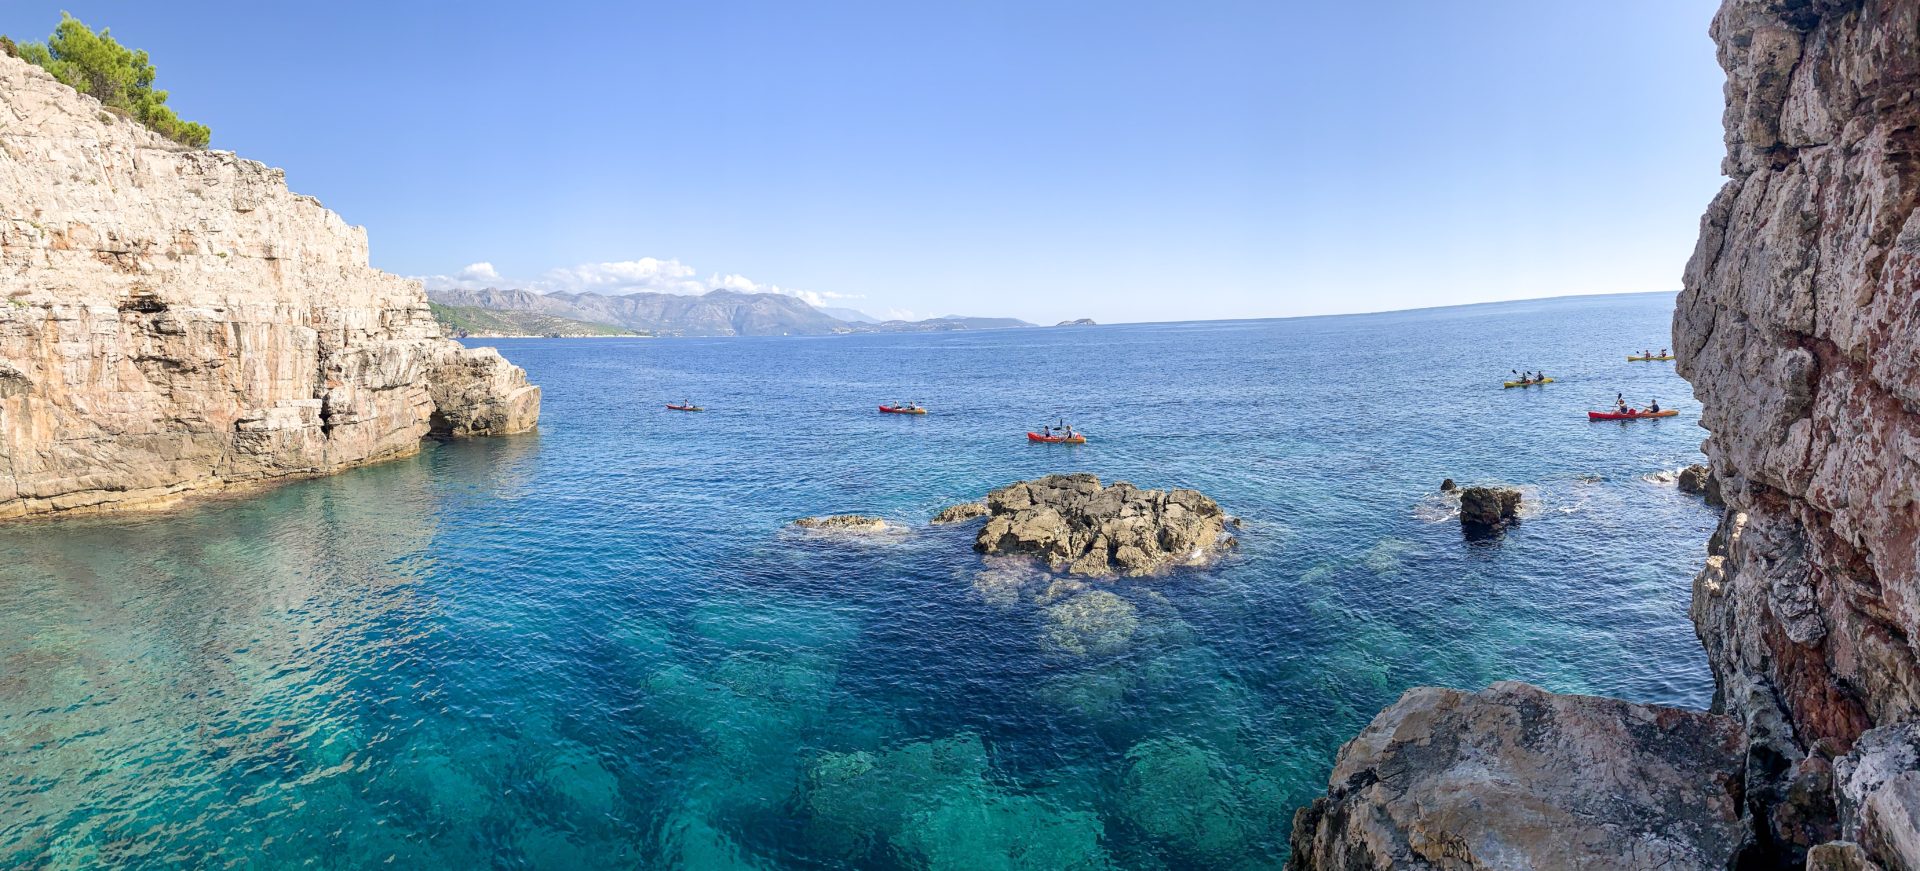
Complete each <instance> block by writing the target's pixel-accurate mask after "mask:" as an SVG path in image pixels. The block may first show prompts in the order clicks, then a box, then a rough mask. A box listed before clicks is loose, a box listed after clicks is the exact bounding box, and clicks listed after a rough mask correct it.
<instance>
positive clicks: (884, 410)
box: [880, 405, 927, 414]
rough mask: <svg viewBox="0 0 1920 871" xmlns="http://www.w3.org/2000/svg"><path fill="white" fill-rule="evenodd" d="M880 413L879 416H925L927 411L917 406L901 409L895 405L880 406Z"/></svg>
mask: <svg viewBox="0 0 1920 871" xmlns="http://www.w3.org/2000/svg"><path fill="white" fill-rule="evenodd" d="M880 413H881V414H926V413H927V410H926V409H924V408H921V407H920V406H917V405H916V406H913V407H911V408H901V407H899V406H897V405H882V406H880Z"/></svg>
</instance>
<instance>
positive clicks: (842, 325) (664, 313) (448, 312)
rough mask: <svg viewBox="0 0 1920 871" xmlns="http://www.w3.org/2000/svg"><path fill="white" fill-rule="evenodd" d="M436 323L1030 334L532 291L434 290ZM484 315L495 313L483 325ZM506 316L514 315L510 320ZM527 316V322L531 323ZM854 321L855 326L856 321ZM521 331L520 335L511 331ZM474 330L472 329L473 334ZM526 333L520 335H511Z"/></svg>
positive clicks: (961, 320) (757, 299)
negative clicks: (981, 331)
mask: <svg viewBox="0 0 1920 871" xmlns="http://www.w3.org/2000/svg"><path fill="white" fill-rule="evenodd" d="M427 297H428V298H429V299H430V300H432V301H433V302H434V303H436V305H435V307H434V315H435V317H437V318H439V319H440V321H441V323H442V324H443V325H445V326H447V327H448V328H449V329H450V330H465V331H466V332H467V333H468V334H472V335H487V336H508V335H528V336H550V335H559V336H576V335H617V334H619V333H621V332H632V333H640V334H645V335H655V336H827V335H833V334H836V333H920V332H941V331H947V330H990V329H1004V328H1008V327H1031V326H1033V324H1030V323H1027V322H1026V321H1023V320H1019V319H1017V318H974V317H962V316H959V315H948V316H946V317H940V318H930V319H927V320H923V321H901V320H890V321H874V320H873V319H872V318H870V317H868V316H867V315H865V314H862V313H861V312H857V311H854V310H852V309H829V310H822V309H818V308H815V307H813V306H811V305H808V304H807V303H806V302H804V301H802V300H800V299H798V298H795V297H791V296H785V295H782V294H776V293H741V292H739V291H733V290H715V291H709V292H707V293H705V294H701V295H698V296H694V295H690V294H679V293H632V294H625V295H622V296H603V295H601V294H597V293H535V292H533V291H530V290H502V289H496V288H487V289H485V290H434V291H428V292H427ZM483 312H495V313H501V314H500V315H498V316H494V317H489V316H487V315H485V314H483ZM506 313H514V316H512V317H508V316H507V315H506ZM529 316H533V317H529ZM856 317H857V318H859V319H856ZM516 324H519V325H521V326H520V327H516V326H515V325H516ZM476 327H478V328H476ZM517 328H524V329H525V330H526V331H525V332H520V333H516V332H511V330H513V329H517Z"/></svg>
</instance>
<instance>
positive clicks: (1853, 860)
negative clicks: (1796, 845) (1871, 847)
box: [1807, 841, 1881, 871]
mask: <svg viewBox="0 0 1920 871" xmlns="http://www.w3.org/2000/svg"><path fill="white" fill-rule="evenodd" d="M1807 871H1881V865H1880V863H1878V862H1875V861H1873V860H1872V859H1870V858H1868V857H1867V851H1865V850H1863V849H1861V848H1860V845H1859V844H1856V843H1854V842H1852V841H1828V842H1827V843H1825V844H1820V845H1819V846H1816V847H1814V848H1813V849H1811V850H1808V851H1807Z"/></svg>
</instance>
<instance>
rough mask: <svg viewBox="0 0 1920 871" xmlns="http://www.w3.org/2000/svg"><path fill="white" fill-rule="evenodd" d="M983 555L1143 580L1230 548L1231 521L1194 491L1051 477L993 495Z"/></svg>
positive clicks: (978, 546)
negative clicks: (1018, 557)
mask: <svg viewBox="0 0 1920 871" xmlns="http://www.w3.org/2000/svg"><path fill="white" fill-rule="evenodd" d="M987 511H988V517H987V523H986V525H985V526H984V527H982V528H981V529H980V535H979V537H978V538H977V539H975V541H974V549H975V550H977V551H980V552H981V553H985V554H997V555H1021V556H1033V557H1038V558H1040V559H1042V560H1045V561H1046V563H1047V565H1048V566H1049V567H1051V568H1052V569H1053V570H1054V571H1064V572H1068V573H1071V574H1076V575H1087V576H1090V577H1111V576H1113V575H1115V574H1119V575H1126V576H1129V577H1138V576H1141V575H1150V574H1154V573H1157V572H1161V571H1164V570H1166V569H1167V568H1169V567H1171V566H1174V565H1181V564H1188V565H1191V564H1197V563H1202V562H1205V561H1207V560H1208V559H1210V558H1212V557H1213V556H1215V555H1217V554H1218V553H1219V552H1220V551H1221V550H1222V549H1224V548H1227V547H1230V546H1231V545H1232V542H1233V539H1232V537H1231V536H1229V535H1228V534H1227V525H1228V524H1229V523H1230V522H1231V521H1232V519H1231V518H1229V517H1228V516H1227V515H1226V513H1225V512H1222V511H1221V510H1220V506H1219V505H1218V504H1216V503H1215V502H1214V501H1213V500H1212V499H1209V498H1207V497H1206V496H1205V495H1204V494H1202V493H1200V492H1198V491H1196V490H1142V489H1140V488H1138V487H1135V486H1133V485H1132V484H1129V483H1127V482H1125V481H1117V482H1115V483H1114V484H1113V485H1111V486H1106V487H1103V486H1101V485H1100V479H1099V478H1097V477H1094V476H1093V475H1088V474H1077V475H1048V476H1047V477H1045V478H1040V479H1037V480H1033V481H1020V482H1018V483H1014V484H1009V485H1007V486H1005V487H1002V488H1000V489H998V490H995V491H993V492H992V493H989V494H987Z"/></svg>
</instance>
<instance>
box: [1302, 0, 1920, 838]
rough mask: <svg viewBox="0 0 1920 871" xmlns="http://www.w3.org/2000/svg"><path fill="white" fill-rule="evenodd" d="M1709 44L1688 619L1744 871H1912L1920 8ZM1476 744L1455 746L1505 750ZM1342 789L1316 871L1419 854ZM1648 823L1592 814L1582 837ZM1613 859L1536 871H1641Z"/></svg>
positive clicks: (1919, 616) (1771, 9) (1918, 699)
mask: <svg viewBox="0 0 1920 871" xmlns="http://www.w3.org/2000/svg"><path fill="white" fill-rule="evenodd" d="M1712 33H1713V36H1714V39H1715V41H1716V42H1717V43H1718V45H1719V54H1720V62H1721V66H1722V67H1724V68H1725V69H1726V72H1727V89H1726V95H1727V111H1726V114H1725V119H1724V120H1725V127H1726V142H1727V158H1726V161H1725V163H1724V164H1723V169H1724V171H1725V172H1726V173H1727V175H1728V176H1729V181H1728V182H1727V184H1726V186H1725V187H1724V188H1723V189H1722V190H1721V191H1720V194H1719V195H1718V196H1717V197H1716V198H1715V199H1714V201H1713V203H1712V204H1711V205H1710V206H1709V207H1708V209H1707V213H1706V215H1705V217H1703V218H1702V220H1701V226H1700V239H1699V242H1698V245H1697V246H1696V248H1695V251H1694V255H1693V259H1692V260H1691V261H1690V262H1689V263H1688V266H1687V270H1686V276H1685V290H1684V291H1683V292H1682V293H1681V294H1680V297H1679V300H1678V303H1677V306H1676V310H1675V313H1674V325H1673V333H1674V339H1673V341H1674V348H1675V350H1676V352H1677V354H1678V357H1679V371H1680V373H1681V374H1682V375H1684V376H1685V377H1686V378H1687V379H1688V380H1689V381H1690V382H1692V384H1693V386H1694V394H1695V396H1696V397H1697V398H1699V399H1700V400H1701V404H1702V406H1703V409H1704V410H1703V412H1702V416H1701V423H1702V425H1703V426H1704V427H1706V428H1707V429H1708V430H1709V431H1710V432H1711V433H1712V435H1711V436H1710V438H1708V440H1707V442H1706V444H1705V446H1704V450H1705V451H1706V454H1707V456H1708V459H1709V466H1710V468H1711V469H1712V472H1713V474H1712V475H1711V476H1710V478H1709V479H1708V480H1709V481H1711V482H1713V483H1711V484H1709V483H1703V484H1702V487H1701V489H1702V493H1703V495H1707V496H1708V497H1709V499H1716V498H1717V499H1718V500H1724V503H1725V506H1726V509H1727V510H1726V512H1725V513H1724V515H1723V516H1722V518H1721V521H1720V525H1719V528H1718V529H1717V530H1716V532H1715V533H1714V535H1713V537H1712V539H1711V540H1710V541H1709V542H1708V556H1707V557H1706V564H1705V567H1704V568H1703V569H1702V570H1701V572H1700V573H1699V575H1698V576H1697V577H1696V578H1695V580H1694V593H1693V605H1692V609H1691V614H1692V618H1693V621H1694V625H1695V627H1696V629H1697V630H1698V632H1699V635H1700V639H1701V642H1702V644H1703V646H1704V647H1705V648H1706V651H1707V661H1708V663H1709V664H1710V666H1711V667H1712V669H1713V673H1714V678H1715V681H1716V684H1717V692H1716V697H1715V701H1714V710H1715V711H1716V712H1724V713H1725V714H1726V715H1727V716H1729V717H1731V718H1732V720H1733V721H1734V722H1737V723H1738V724H1740V731H1741V732H1743V733H1744V736H1745V737H1744V740H1745V743H1746V746H1745V748H1744V752H1743V753H1742V754H1740V755H1741V757H1742V760H1743V761H1742V764H1741V768H1740V772H1741V773H1740V779H1741V785H1742V787H1743V794H1744V796H1745V801H1744V803H1745V805H1746V815H1747V822H1748V824H1749V825H1750V826H1751V827H1752V830H1753V831H1754V833H1755V836H1754V842H1753V849H1752V850H1751V852H1750V853H1749V854H1748V855H1747V856H1744V857H1742V867H1771V868H1789V867H1796V866H1805V867H1823V868H1829V867H1830V868H1855V867H1862V868H1864V867H1873V866H1874V865H1876V864H1877V865H1880V866H1884V867H1889V868H1910V867H1920V822H1917V821H1920V775H1916V773H1915V772H1916V765H1915V762H1914V760H1915V759H1916V758H1917V757H1920V751H1917V750H1916V749H1915V744H1916V742H1915V741H1914V739H1913V735H1912V732H1911V730H1913V729H1920V726H1915V725H1912V724H1915V723H1920V658H1917V657H1916V653H1915V648H1914V646H1913V642H1912V641H1911V639H1914V638H1920V586H1917V582H1920V161H1916V160H1915V159H1914V155H1915V153H1916V152H1917V151H1920V133H1916V131H1920V99H1916V98H1915V94H1916V93H1920V0H1725V2H1724V3H1723V5H1722V6H1721V9H1720V12H1719V14H1718V15H1717V16H1716V17H1715V19H1714V24H1713V29H1712ZM1716 484H1717V487H1718V491H1719V495H1718V497H1715V496H1714V495H1713V490H1714V486H1715V485H1716ZM1403 704H1404V702H1403ZM1383 716H1384V715H1383ZM1378 722H1379V721H1376V724H1378ZM1459 728H1460V729H1461V730H1462V734H1461V735H1460V736H1459V737H1458V738H1456V739H1452V742H1453V743H1463V742H1464V743H1473V742H1478V741H1481V740H1483V738H1482V737H1481V732H1482V731H1483V730H1485V729H1487V728H1489V727H1487V726H1482V725H1477V724H1468V723H1462V724H1460V726H1459ZM1363 737H1364V736H1363ZM1348 752H1349V753H1351V752H1353V751H1352V750H1351V748H1350V749H1349V751H1348ZM1701 752H1702V753H1703V754H1704V755H1703V757H1702V760H1703V761H1702V763H1701V764H1710V765H1714V766H1718V765H1719V764H1720V762H1719V760H1720V759H1721V758H1722V757H1723V756H1724V754H1721V753H1718V752H1717V751H1707V750H1702V751H1701ZM1835 757H1838V758H1837V759H1836V758H1835ZM1343 758H1344V757H1343ZM1830 759H1832V760H1834V761H1833V762H1832V763H1829V761H1828V760H1830ZM1390 774H1392V775H1393V776H1394V777H1399V775H1398V773H1397V772H1390ZM1534 776H1536V775H1525V776H1524V777H1518V778H1516V779H1515V780H1513V781H1511V782H1510V783H1506V784H1503V785H1501V786H1500V788H1499V789H1492V790H1490V789H1488V788H1487V787H1486V786H1485V785H1482V784H1470V785H1467V786H1463V787H1462V791H1461V793H1460V794H1459V795H1455V796H1450V797H1448V799H1449V801H1451V802H1453V803H1455V804H1458V805H1461V806H1464V805H1465V804H1467V803H1469V802H1471V801H1474V800H1480V799H1483V800H1484V801H1482V802H1481V804H1480V805H1478V807H1479V810H1477V811H1474V813H1478V814H1480V815H1481V816H1482V817H1485V818H1487V819H1489V820H1495V821H1498V820H1506V819H1509V818H1512V817H1514V816H1515V813H1514V811H1513V808H1514V807H1515V806H1514V805H1513V804H1512V803H1507V802H1502V801H1501V800H1500V796H1502V795H1504V794H1505V793H1504V792H1502V790H1525V789H1533V788H1544V787H1542V785H1541V784H1539V783H1536V782H1535V781H1534V780H1532V779H1531V778H1532V777H1534ZM1400 780H1401V781H1404V780H1405V778H1401V779H1400ZM1395 782H1400V781H1395ZM1343 784H1345V781H1344V780H1343V779H1342V778H1340V777H1339V776H1336V778H1335V798H1337V799H1339V800H1340V801H1341V805H1340V806H1341V807H1344V808H1347V813H1348V817H1346V818H1343V819H1342V820H1341V821H1339V823H1340V825H1338V826H1335V827H1333V829H1332V831H1331V834H1329V835H1328V836H1327V837H1328V838H1330V839H1333V840H1328V841H1325V842H1323V841H1321V840H1316V839H1314V838H1313V837H1311V836H1312V834H1313V833H1314V832H1319V831H1323V830H1326V829H1327V828H1328V826H1327V825H1324V824H1323V823H1324V820H1323V819H1322V817H1325V818H1326V819H1332V818H1331V817H1327V816H1326V815H1327V814H1328V813H1329V806H1328V805H1327V804H1326V801H1331V799H1330V800H1323V803H1322V805H1320V806H1317V807H1318V809H1317V810H1315V811H1313V812H1312V813H1315V814H1320V815H1321V816H1311V814H1310V815H1309V817H1310V818H1309V819H1307V822H1309V823H1312V825H1309V826H1307V827H1306V828H1307V835H1308V837H1306V839H1305V840H1304V841H1301V840H1297V841H1296V844H1298V845H1300V846H1299V847H1298V849H1300V850H1301V851H1302V854H1304V855H1306V856H1308V857H1309V858H1311V857H1322V856H1336V857H1338V856H1344V855H1362V854H1360V853H1347V854H1343V853H1329V852H1327V851H1329V850H1337V849H1339V847H1338V843H1339V842H1338V840H1337V838H1335V836H1337V835H1339V834H1340V832H1343V831H1347V830H1350V829H1352V828H1353V825H1354V824H1352V823H1351V820H1353V819H1360V820H1367V821H1372V822H1373V823H1374V828H1372V829H1369V830H1368V831H1371V832H1374V833H1375V835H1376V836H1377V837H1376V841H1377V842H1379V843H1388V844H1394V843H1406V844H1414V843H1420V842H1421V840H1420V839H1421V838H1424V837H1425V835H1424V834H1422V831H1421V830H1417V829H1413V828H1409V823H1408V821H1407V819H1406V818H1402V817H1394V816H1392V815H1391V814H1389V813H1388V812H1387V811H1386V810H1385V809H1384V808H1385V807H1386V804H1385V802H1388V801H1389V800H1391V799H1392V798H1393V796H1392V795H1379V794H1378V791H1377V790H1375V791H1374V792H1373V793H1372V795H1373V798H1374V799H1375V800H1376V803H1373V804H1370V803H1369V802H1368V800H1366V799H1365V798H1362V799H1353V798H1351V797H1350V796H1351V794H1352V793H1353V791H1354V788H1352V787H1348V786H1345V785H1343ZM1836 792H1837V793H1838V795H1839V799H1838V812H1837V815H1836V811H1835V804H1836V802H1835V798H1834V793H1836ZM1462 813H1463V814H1468V812H1467V811H1462ZM1632 818H1633V813H1632V812H1631V808H1627V807H1617V808H1616V807H1609V808H1599V809H1596V810H1595V812H1594V815H1593V816H1592V818H1591V819H1590V820H1589V821H1588V823H1587V824H1591V825H1626V823H1625V822H1623V821H1625V820H1630V819H1632ZM1476 824H1481V825H1494V824H1495V823H1494V822H1486V821H1485V820H1482V821H1479V822H1478V823H1476ZM1502 824H1504V823H1502ZM1569 825H1571V826H1572V827H1573V828H1571V829H1570V830H1569V831H1570V832H1577V831H1580V830H1581V828H1580V827H1581V826H1582V825H1583V823H1581V822H1580V821H1573V822H1571V823H1569ZM1710 834H1711V833H1708V832H1705V831H1703V830H1697V829H1695V830H1687V829H1676V830H1675V831H1674V835H1673V836H1674V837H1675V838H1676V839H1679V840H1680V841H1681V842H1682V843H1680V844H1677V845H1676V847H1675V849H1676V851H1677V852H1676V853H1675V854H1674V855H1685V856H1707V857H1717V856H1718V855H1719V852H1720V851H1719V845H1720V844H1721V843H1722V842H1723V841H1724V839H1723V838H1719V836H1717V835H1714V836H1712V837H1708V835H1710ZM1296 837H1297V838H1298V837H1300V835H1299V833H1296ZM1690 839H1691V840H1690ZM1428 842H1429V843H1430V842H1431V840H1430V839H1429V841H1428ZM1573 843H1576V844H1578V843H1580V842H1579V841H1577V840H1576V841H1574V842H1573ZM1612 849H1613V848H1612V847H1611V846H1610V845H1609V844H1593V845H1592V846H1591V852H1587V853H1579V852H1577V851H1576V852H1575V853H1569V854H1568V855H1567V856H1566V857H1565V858H1566V859H1567V861H1552V862H1542V863H1539V867H1632V865H1629V864H1617V863H1615V862H1614V861H1613V860H1612V858H1611V855H1612V854H1611V852H1610V851H1611V850H1612ZM1367 855H1371V854H1367ZM1476 855H1480V854H1476ZM1297 857H1298V856H1297ZM1362 858H1365V857H1364V856H1362ZM1448 861H1452V860H1448ZM1500 861H1502V862H1505V863H1506V864H1504V865H1497V866H1498V867H1516V866H1517V865H1518V864H1521V863H1517V862H1513V861H1511V860H1500ZM1716 862H1717V859H1716ZM1430 864H1432V865H1433V866H1435V867H1456V865H1449V864H1445V863H1443V862H1431V863H1430ZM1308 867H1370V866H1362V865H1347V866H1342V865H1337V864H1332V865H1320V866H1308ZM1416 867H1417V866H1416ZM1711 867H1725V865H1724V864H1723V863H1720V864H1711Z"/></svg>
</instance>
